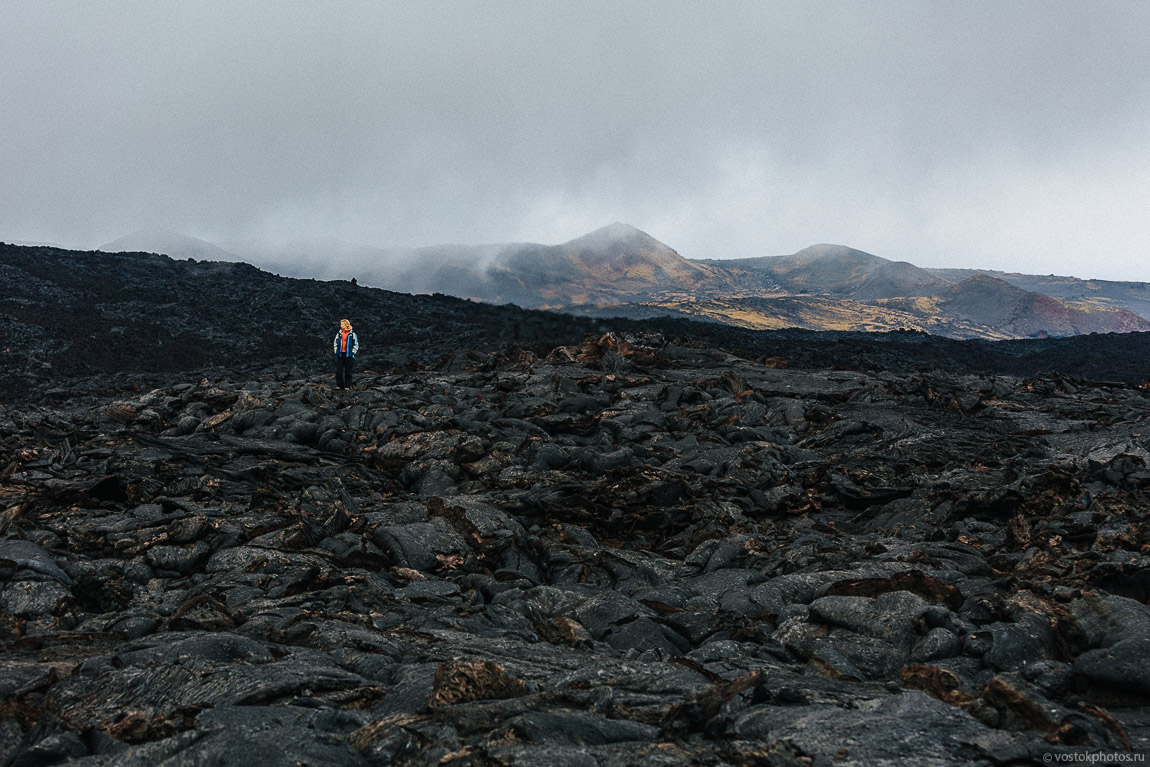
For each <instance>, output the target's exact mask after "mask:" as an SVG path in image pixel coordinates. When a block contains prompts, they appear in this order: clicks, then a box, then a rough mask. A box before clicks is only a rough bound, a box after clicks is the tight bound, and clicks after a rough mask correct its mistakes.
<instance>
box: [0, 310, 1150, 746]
mask: <svg viewBox="0 0 1150 767" xmlns="http://www.w3.org/2000/svg"><path fill="white" fill-rule="evenodd" d="M333 332H334V331H333ZM820 343H822V342H820ZM932 343H934V342H933V341H931V340H924V339H922V338H920V337H917V336H914V335H913V334H912V335H910V336H909V337H908V339H907V342H906V344H905V349H909V350H911V351H908V352H905V354H908V355H911V356H913V354H912V352H913V349H915V348H923V347H924V345H929V344H932ZM1035 343H1039V342H1035ZM1051 343H1053V342H1051ZM1119 343H1123V344H1138V343H1144V341H1140V340H1138V339H1137V338H1136V337H1135V338H1131V339H1121V340H1120V341H1119ZM828 345H829V346H830V347H832V349H831V352H828V353H832V352H833V354H834V356H835V357H836V358H837V359H838V360H839V364H838V365H837V367H839V368H840V369H831V368H830V367H826V366H823V367H819V366H816V365H813V364H811V363H810V361H809V360H804V359H803V358H802V357H801V353H802V348H803V346H804V344H803V343H802V337H799V338H798V340H797V341H795V342H794V344H793V346H792V347H791V348H792V350H794V351H795V354H794V355H791V359H789V360H788V362H789V365H788V366H785V367H780V365H782V364H783V361H782V360H779V359H775V358H774V355H769V354H765V353H763V352H762V349H761V348H760V349H759V350H758V351H757V352H756V353H750V354H748V353H743V354H740V355H738V356H736V355H732V354H728V353H726V352H723V351H719V349H718V346H716V345H711V346H708V345H707V344H706V343H704V342H694V343H676V342H673V341H672V340H670V339H669V338H660V337H659V336H657V335H654V334H648V335H634V336H623V335H616V336H611V337H605V338H601V339H598V340H595V341H587V342H585V343H583V344H581V345H568V346H564V347H560V348H558V349H555V350H554V351H552V352H550V353H546V354H545V353H542V352H539V351H536V352H532V351H529V350H525V349H523V348H520V347H516V346H505V347H502V348H503V351H501V352H498V353H495V354H486V353H472V354H457V355H455V356H453V357H451V358H449V359H445V360H444V361H443V362H442V364H439V365H428V364H425V365H423V366H415V365H411V366H409V367H407V368H400V367H395V366H382V365H381V366H376V367H375V368H373V369H369V370H364V369H361V371H360V374H359V376H358V384H357V388H356V390H354V391H349V392H341V391H338V390H334V389H333V388H332V386H331V379H330V376H328V375H327V373H326V371H319V370H313V369H308V368H304V367H298V366H297V367H294V368H293V367H291V366H288V365H280V366H271V367H259V366H256V367H249V368H246V369H245V370H244V372H243V373H242V374H241V373H236V372H232V373H228V372H224V371H223V370H221V369H219V368H216V369H214V372H213V371H209V372H206V373H197V374H194V375H192V374H186V373H185V374H179V375H175V374H171V375H168V376H167V378H166V379H164V378H163V377H162V375H161V373H162V371H160V372H153V373H151V374H150V375H152V376H153V377H152V378H149V379H148V381H147V385H146V386H141V382H142V379H131V380H130V381H129V383H128V384H126V383H124V381H126V380H129V379H123V378H117V379H114V380H113V379H100V380H99V381H98V383H100V385H99V386H93V385H92V382H91V381H87V382H84V383H83V384H81V383H79V382H78V379H76V380H73V381H71V382H70V383H66V385H61V383H60V381H59V377H58V376H56V375H55V374H49V373H46V372H44V371H43V370H42V369H40V370H39V372H37V371H36V370H33V371H32V372H33V373H34V374H35V375H34V378H35V377H36V376H38V377H39V378H36V380H35V381H33V382H32V383H26V384H22V387H23V388H21V389H20V393H21V395H22V396H25V395H27V394H28V393H29V392H31V393H33V394H34V395H35V397H34V398H33V399H32V401H26V400H21V401H19V402H17V401H15V400H13V401H12V402H10V403H9V404H8V405H7V406H5V407H0V449H2V451H3V453H2V454H3V456H4V462H3V464H0V471H2V477H0V480H2V484H0V578H2V579H3V581H2V590H0V611H2V614H0V642H2V650H0V762H4V763H6V764H9V765H50V764H68V765H91V766H92V767H95V766H96V765H109V766H110V765H126V766H129V767H131V766H136V765H138V766H139V767H143V766H144V765H147V766H148V767H151V766H152V765H173V766H174V765H189V766H190V765H202V764H214V765H236V766H237V767H238V766H241V765H242V766H243V767H248V766H249V765H253V764H261V765H285V766H286V765H298V764H305V765H313V766H314V765H333V766H334V765H387V764H397V765H454V766H459V767H462V766H464V765H507V766H510V765H549V766H554V767H561V766H571V767H576V766H578V767H606V766H607V765H676V767H677V766H679V765H690V764H697V765H737V766H739V767H743V766H744V765H812V766H814V765H875V764H892V765H893V764H899V765H904V764H927V765H952V764H954V765H957V764H982V765H1003V764H1028V763H1040V764H1047V763H1050V762H1051V761H1057V760H1062V759H1072V758H1085V755H1094V757H1095V758H1099V759H1102V758H1106V759H1111V760H1114V759H1122V758H1128V759H1133V758H1134V757H1135V756H1141V755H1143V754H1145V753H1146V751H1147V749H1148V748H1150V709H1148V708H1147V706H1148V704H1150V664H1148V663H1147V658H1148V657H1150V607H1147V605H1146V602H1147V599H1148V598H1150V576H1148V570H1147V564H1148V559H1150V557H1148V545H1150V522H1148V521H1147V518H1146V508H1147V500H1148V499H1147V490H1148V487H1150V471H1148V470H1147V468H1146V462H1145V461H1146V456H1147V446H1148V436H1150V435H1148V434H1147V433H1146V430H1147V428H1148V424H1147V417H1148V415H1150V398H1148V395H1147V392H1146V391H1145V390H1143V389H1141V388H1139V387H1138V385H1137V382H1136V381H1137V379H1136V377H1135V376H1128V377H1127V378H1128V381H1127V382H1123V381H1120V380H1117V378H1116V379H1115V382H1112V383H1096V382H1091V381H1090V380H1088V379H1089V378H1091V376H1089V375H1085V376H1083V373H1084V371H1076V372H1077V373H1078V375H1076V376H1068V375H1056V374H1036V373H1030V372H1025V371H1017V370H1012V371H1006V372H1004V371H1005V370H1006V369H1005V368H1002V369H999V370H998V371H997V372H983V373H975V372H967V371H964V370H963V369H961V368H959V369H955V368H953V367H950V368H948V367H946V366H945V365H941V364H940V365H927V366H920V365H918V363H916V362H913V360H912V361H911V362H912V363H913V364H904V365H889V366H885V367H884V366H883V365H881V364H871V363H875V361H876V355H877V356H878V357H879V358H881V359H888V360H889V359H891V357H890V356H889V355H890V354H893V353H894V352H891V351H890V350H892V349H895V348H896V347H895V346H893V345H887V346H883V345H882V344H881V343H880V344H877V345H870V344H868V342H864V341H859V340H857V339H856V340H854V341H852V340H851V339H850V338H839V339H838V340H832V341H829V342H827V343H826V344H825V345H824V346H828ZM1103 346H1104V344H1102V345H1100V346H1099V347H1098V348H1102V347H1103ZM777 348H778V347H776V349H777ZM812 348H814V347H813V345H812ZM947 348H952V349H963V350H967V351H969V350H971V349H974V348H976V347H972V346H970V345H965V346H957V345H956V346H954V347H947ZM996 348H998V349H1002V348H1003V347H996ZM1061 348H1065V347H1061ZM876 349H877V350H878V351H875V350H876ZM898 353H899V354H903V353H904V352H901V351H900V352H898ZM995 353H996V354H1000V352H995ZM868 355H869V356H868ZM881 355H888V356H886V357H881ZM1008 358H1010V355H1009V354H1003V355H1000V357H998V358H997V359H1000V360H1002V359H1008ZM907 359H910V357H908V358H907ZM919 359H920V361H921V358H919ZM1015 359H1022V356H1018V357H1016V358H1015ZM1109 363H1110V364H1112V365H1120V364H1129V363H1128V361H1122V360H1116V359H1110V360H1109ZM978 364H979V365H981V364H982V363H981V362H980V363H978ZM1020 364H1021V363H1020ZM1027 364H1031V363H1027ZM916 368H921V369H916ZM1099 369H1102V368H1101V367H1100V368H1099ZM1127 369H1130V368H1127ZM25 372H27V371H25ZM20 375H23V373H21V374H20ZM17 378H18V376H14V377H13V379H12V380H16V379H17ZM1093 378H1094V380H1095V381H1097V380H1098V376H1095V377H1093ZM20 380H25V379H20ZM37 381H40V383H37ZM131 381H134V383H132V382H131ZM117 382H118V383H117ZM53 387H54V388H53ZM116 387H119V388H118V390H117V388H116ZM152 387H155V388H152Z"/></svg>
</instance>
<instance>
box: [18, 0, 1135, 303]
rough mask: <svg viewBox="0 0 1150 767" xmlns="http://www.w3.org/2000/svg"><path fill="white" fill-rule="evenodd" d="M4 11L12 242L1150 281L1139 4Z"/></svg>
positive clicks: (59, 6) (25, 7)
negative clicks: (614, 236)
mask: <svg viewBox="0 0 1150 767" xmlns="http://www.w3.org/2000/svg"><path fill="white" fill-rule="evenodd" d="M0 16H2V18H3V20H4V23H3V24H0V129H2V132H3V135H4V137H5V138H4V140H3V143H2V144H0V172H2V173H3V174H4V176H5V179H6V184H5V185H4V187H3V190H0V240H4V241H8V242H46V243H52V244H56V245H58V246H60V247H66V248H75V249H85V250H86V249H94V248H97V247H99V246H100V245H103V244H105V243H108V242H111V241H114V240H116V239H119V238H121V237H124V236H126V235H129V234H131V233H133V232H135V231H138V230H141V229H158V228H162V229H167V230H171V231H174V232H179V233H182V234H185V235H188V236H191V237H196V238H199V239H203V240H205V241H207V242H210V243H213V244H217V245H219V246H220V247H222V248H225V249H227V247H228V245H229V244H233V245H234V244H235V243H249V244H252V245H258V246H259V247H262V248H264V249H275V248H276V247H281V248H283V247H286V245H287V244H289V243H292V242H298V241H327V242H333V243H334V242H339V243H347V244H349V245H363V246H370V247H373V248H380V249H388V248H413V247H423V246H433V245H440V244H447V243H458V244H476V245H478V244H499V243H510V242H533V243H541V244H559V243H562V242H566V241H568V240H571V239H574V238H577V237H579V236H581V235H583V234H586V233H587V232H590V231H592V230H594V229H597V228H599V227H601V226H604V225H606V224H609V223H611V222H614V221H620V222H625V223H628V224H630V225H633V226H635V227H637V228H639V229H641V230H643V231H645V232H648V233H649V234H651V235H652V236H653V237H655V238H656V239H658V240H660V241H661V242H664V243H666V244H667V245H669V246H670V247H672V248H674V249H675V250H677V251H678V252H679V253H680V254H681V255H683V256H684V257H686V258H690V259H710V258H714V259H725V258H747V257H755V256H775V255H785V254H790V253H794V252H796V251H798V250H801V249H802V248H804V247H807V246H809V245H812V244H817V243H834V244H840V245H845V246H848V247H851V248H856V249H859V250H862V251H865V252H868V253H872V254H875V255H878V256H881V257H883V258H886V259H889V260H892V261H909V262H911V263H914V264H916V265H918V266H922V267H926V268H940V267H948V268H971V269H997V270H1002V271H1007V272H1020V273H1030V274H1051V273H1053V274H1060V275H1066V276H1075V277H1079V278H1084V279H1088V278H1093V279H1107V280H1124V281H1144V282H1150V258H1147V256H1148V255H1150V254H1148V253H1147V250H1148V249H1150V221H1148V220H1147V217H1146V215H1145V211H1146V210H1147V209H1150V153H1148V152H1147V151H1146V149H1147V147H1148V146H1150V75H1147V74H1145V71H1146V67H1145V58H1146V55H1145V51H1146V50H1150V4H1147V3H1142V2H1135V1H1134V0H1113V2H1105V3H1095V4H1088V5H1087V4H1081V3H1076V2H1070V1H1069V0H1053V1H1051V2H1046V1H1043V2H1038V1H1037V0H1025V1H1021V2H1013V3H1009V4H999V3H990V2H957V0H955V1H951V2H937V3H921V2H917V1H916V0H890V1H889V2H883V3H861V2H845V1H841V2H831V1H826V0H821V1H816V2H810V3H802V4H796V3H783V2H742V1H740V2H734V1H731V2H717V3H710V4H697V3H688V2H680V1H679V0H667V1H666V2H659V3H652V2H622V3H619V2H607V1H606V0H589V1H588V2H585V3H580V4H576V5H573V6H551V5H539V4H535V3H528V2H499V3H496V2H474V3H467V4H461V3H449V4H423V3H421V4H410V3H392V2H366V0H364V1H362V2H361V1H356V2H351V1H350V0H344V1H341V2H335V3H329V4H324V5H322V6H313V5H304V6H290V7H282V6H278V5H276V6H263V5H256V6H253V5H250V4H243V5H240V6H236V5H235V4H226V3H221V2H215V1H212V2H194V1H193V2H188V3H181V4H179V5H178V6H172V5H158V4H153V3H147V2H142V1H136V2H115V3H113V2H109V1H108V0H95V1H93V2H84V3H80V2H60V3H47V4H46V3H40V2H32V1H31V0H12V1H11V2H9V3H6V4H5V10H4V12H3V13H2V14H0ZM1139 72H1142V73H1143V74H1138V73H1139ZM237 255H240V254H237Z"/></svg>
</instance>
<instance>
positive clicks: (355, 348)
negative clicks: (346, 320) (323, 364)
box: [332, 330, 359, 357]
mask: <svg viewBox="0 0 1150 767" xmlns="http://www.w3.org/2000/svg"><path fill="white" fill-rule="evenodd" d="M340 335H341V334H340V332H339V331H338V330H337V331H336V333H335V341H334V342H333V343H332V350H333V351H334V352H335V356H337V357H354V356H355V355H356V354H357V353H359V338H357V337H356V335H355V331H354V330H353V331H351V332H350V333H348V334H347V348H346V349H344V350H343V351H340V348H339V339H340Z"/></svg>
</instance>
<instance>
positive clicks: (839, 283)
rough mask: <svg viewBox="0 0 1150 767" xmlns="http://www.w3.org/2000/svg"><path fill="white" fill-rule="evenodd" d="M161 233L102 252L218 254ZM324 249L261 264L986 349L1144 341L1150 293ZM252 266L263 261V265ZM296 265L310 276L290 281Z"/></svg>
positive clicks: (639, 246)
mask: <svg viewBox="0 0 1150 767" xmlns="http://www.w3.org/2000/svg"><path fill="white" fill-rule="evenodd" d="M163 235H164V236H163V237H154V239H153V242H154V243H155V244H156V245H159V246H166V247H167V248H169V249H168V250H166V251H165V250H162V249H158V248H149V247H146V246H147V244H148V242H149V240H148V238H149V234H148V233H137V235H134V236H131V237H129V238H122V239H121V240H117V241H116V242H115V243H109V245H107V246H104V247H103V248H101V250H108V251H111V250H113V249H125V247H124V246H131V248H132V249H136V250H141V251H150V250H155V251H156V252H166V253H167V255H171V256H174V257H192V258H203V256H202V255H197V254H201V253H205V252H208V253H210V252H211V250H210V249H211V248H213V247H215V246H212V245H211V244H210V243H206V242H204V241H202V240H195V239H194V238H183V239H180V237H173V236H172V233H163ZM205 246H206V247H205ZM329 247H330V246H329ZM218 250H219V251H220V252H221V253H223V254H225V255H224V256H215V257H214V259H213V260H238V259H237V258H236V257H235V256H233V255H232V254H231V253H229V252H228V251H224V250H222V249H218ZM324 250H325V246H322V245H320V246H316V247H315V248H312V249H310V250H309V249H308V248H306V247H300V248H298V249H297V250H296V251H294V255H293V257H292V260H290V261H289V260H288V259H287V258H286V257H285V258H284V259H283V266H281V265H280V264H276V263H272V264H271V265H270V266H271V267H273V268H278V269H284V270H287V271H285V273H290V270H291V269H292V268H293V267H292V266H291V263H292V262H293V261H294V262H295V263H296V266H295V267H294V269H295V270H296V271H295V276H313V277H320V278H325V279H331V278H334V277H344V278H350V277H352V276H354V277H356V278H357V279H358V281H359V282H360V283H361V284H364V285H372V286H377V287H383V288H386V289H388V290H394V291H397V292H404V293H443V294H447V295H453V296H457V297H461V298H468V299H472V300H476V301H483V302H487V303H497V304H509V303H510V304H517V305H519V306H523V307H526V308H541V309H555V310H561V311H566V312H571V313H578V314H591V315H599V316H603V315H612V314H616V315H620V316H630V317H650V316H657V315H658V314H666V315H668V316H680V317H682V316H686V317H695V318H698V319H705V320H709V321H717V322H725V323H728V324H733V325H737V326H740V327H747V328H755V329H769V328H784V327H798V328H806V329H811V330H864V331H887V330H899V329H904V328H905V329H910V330H923V331H926V332H930V333H933V334H936V335H944V336H950V337H954V338H988V339H1007V338H1030V337H1046V336H1070V335H1081V334H1088V333H1111V332H1119V333H1122V332H1133V331H1150V320H1148V319H1147V317H1150V286H1147V285H1145V284H1144V283H1104V282H1102V281H1095V280H1077V279H1076V278H1070V277H1053V276H1051V277H1046V278H1042V277H1037V276H1033V275H1010V274H1006V273H991V272H982V271H976V270H945V269H923V268H920V267H918V266H915V265H914V264H911V263H909V262H906V261H890V260H888V259H885V258H882V257H880V256H876V255H873V254H870V253H866V252H864V251H861V250H856V249H854V248H850V247H846V246H843V245H832V244H820V245H812V246H810V247H807V248H804V249H803V250H800V251H799V252H797V253H794V254H792V255H789V256H764V257H757V258H744V259H732V260H690V259H686V258H684V257H683V256H682V255H680V254H679V253H678V252H677V251H675V250H674V249H673V248H671V247H670V246H668V245H666V244H664V243H662V242H660V241H659V240H657V239H656V238H654V237H652V236H651V235H649V234H647V233H646V232H643V231H641V230H639V229H637V228H635V227H633V226H630V225H628V224H623V223H614V224H611V225H609V226H605V227H603V228H601V229H597V230H595V231H593V232H590V233H588V234H585V235H583V236H582V237H578V238H576V239H573V240H570V241H569V242H566V243H563V244H560V245H541V244H536V243H510V244H496V245H436V246H429V247H423V248H408V249H389V250H382V249H378V248H371V247H369V246H340V247H339V248H338V249H336V250H337V252H338V253H339V254H340V255H342V258H326V259H325V257H324ZM229 257H230V258H229ZM273 258H274V257H273ZM300 259H302V261H301V260H300ZM300 264H303V265H304V266H301V265H300ZM263 265H265V266H267V265H269V264H268V261H267V260H266V257H265V260H264V261H263ZM301 268H305V269H311V270H312V271H314V272H316V273H314V274H310V275H308V274H301V273H300V272H299V269H301ZM336 270H340V271H342V272H343V274H333V271H336ZM1035 287H1044V288H1049V290H1035V289H1034V288H1035Z"/></svg>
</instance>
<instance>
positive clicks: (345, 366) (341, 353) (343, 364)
mask: <svg viewBox="0 0 1150 767" xmlns="http://www.w3.org/2000/svg"><path fill="white" fill-rule="evenodd" d="M334 348H335V385H336V386H338V387H339V388H340V389H348V388H351V369H352V367H353V366H354V365H355V355H356V354H357V353H359V338H357V337H356V335H355V331H354V330H352V329H351V322H350V321H348V320H340V321H339V332H338V333H336V334H335V344H334Z"/></svg>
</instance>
